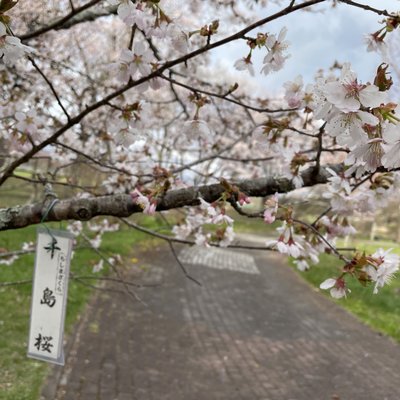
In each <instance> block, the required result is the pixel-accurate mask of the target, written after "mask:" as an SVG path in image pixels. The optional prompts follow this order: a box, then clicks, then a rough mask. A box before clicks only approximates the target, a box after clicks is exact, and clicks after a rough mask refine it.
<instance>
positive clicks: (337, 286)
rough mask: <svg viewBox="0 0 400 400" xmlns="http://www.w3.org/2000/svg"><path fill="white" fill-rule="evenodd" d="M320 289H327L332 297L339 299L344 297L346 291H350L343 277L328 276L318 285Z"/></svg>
mask: <svg viewBox="0 0 400 400" xmlns="http://www.w3.org/2000/svg"><path fill="white" fill-rule="evenodd" d="M319 287H320V289H323V290H329V289H330V291H329V292H330V294H331V296H332V297H333V298H334V299H340V298H342V297H346V295H347V293H350V292H351V290H350V289H349V288H347V287H346V282H345V280H344V279H343V278H338V279H335V278H329V279H326V280H325V281H324V282H322V283H321V284H320V285H319Z"/></svg>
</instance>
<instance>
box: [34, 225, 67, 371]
mask: <svg viewBox="0 0 400 400" xmlns="http://www.w3.org/2000/svg"><path fill="white" fill-rule="evenodd" d="M37 234H38V236H37V244H36V258H35V272H34V280H33V288H32V306H31V323H30V330H29V344H28V357H31V358H36V359H39V360H43V361H47V362H52V363H55V364H60V365H64V349H63V340H64V320H65V309H66V305H67V293H68V277H69V264H70V260H71V252H72V243H73V238H74V236H73V235H72V234H71V233H69V232H65V231H58V230H53V229H47V228H38V230H37Z"/></svg>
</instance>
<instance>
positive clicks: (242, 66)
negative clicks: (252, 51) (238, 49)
mask: <svg viewBox="0 0 400 400" xmlns="http://www.w3.org/2000/svg"><path fill="white" fill-rule="evenodd" d="M234 67H235V68H236V69H237V70H238V71H248V72H249V73H250V75H252V76H254V67H253V63H252V62H251V57H250V56H247V57H244V58H240V59H239V60H237V61H235V64H234Z"/></svg>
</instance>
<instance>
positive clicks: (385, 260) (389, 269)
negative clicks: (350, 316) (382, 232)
mask: <svg viewBox="0 0 400 400" xmlns="http://www.w3.org/2000/svg"><path fill="white" fill-rule="evenodd" d="M391 251H392V249H389V250H386V251H384V250H383V249H378V250H377V251H376V252H375V253H374V254H372V256H371V259H372V260H373V261H372V262H371V264H370V265H368V266H367V267H366V272H367V273H368V275H369V277H370V279H371V280H372V281H373V282H375V286H374V291H373V292H374V294H376V293H378V289H379V288H381V287H383V286H384V285H385V284H388V283H389V282H390V281H391V280H392V279H393V276H394V274H395V273H396V272H397V271H398V270H399V263H400V257H399V256H398V255H396V254H390V252H391Z"/></svg>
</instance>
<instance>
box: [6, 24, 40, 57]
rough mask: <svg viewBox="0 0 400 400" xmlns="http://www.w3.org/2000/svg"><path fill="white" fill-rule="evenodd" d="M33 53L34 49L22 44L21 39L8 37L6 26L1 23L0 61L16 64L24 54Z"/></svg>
mask: <svg viewBox="0 0 400 400" xmlns="http://www.w3.org/2000/svg"><path fill="white" fill-rule="evenodd" d="M32 52H33V48H32V47H29V46H26V45H24V44H22V43H21V40H20V39H19V38H17V37H15V36H9V35H7V28H6V26H5V25H4V24H3V23H2V22H0V59H2V60H3V61H4V63H6V64H15V62H16V61H17V60H18V59H20V58H21V57H23V56H24V54H26V53H32Z"/></svg>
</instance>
